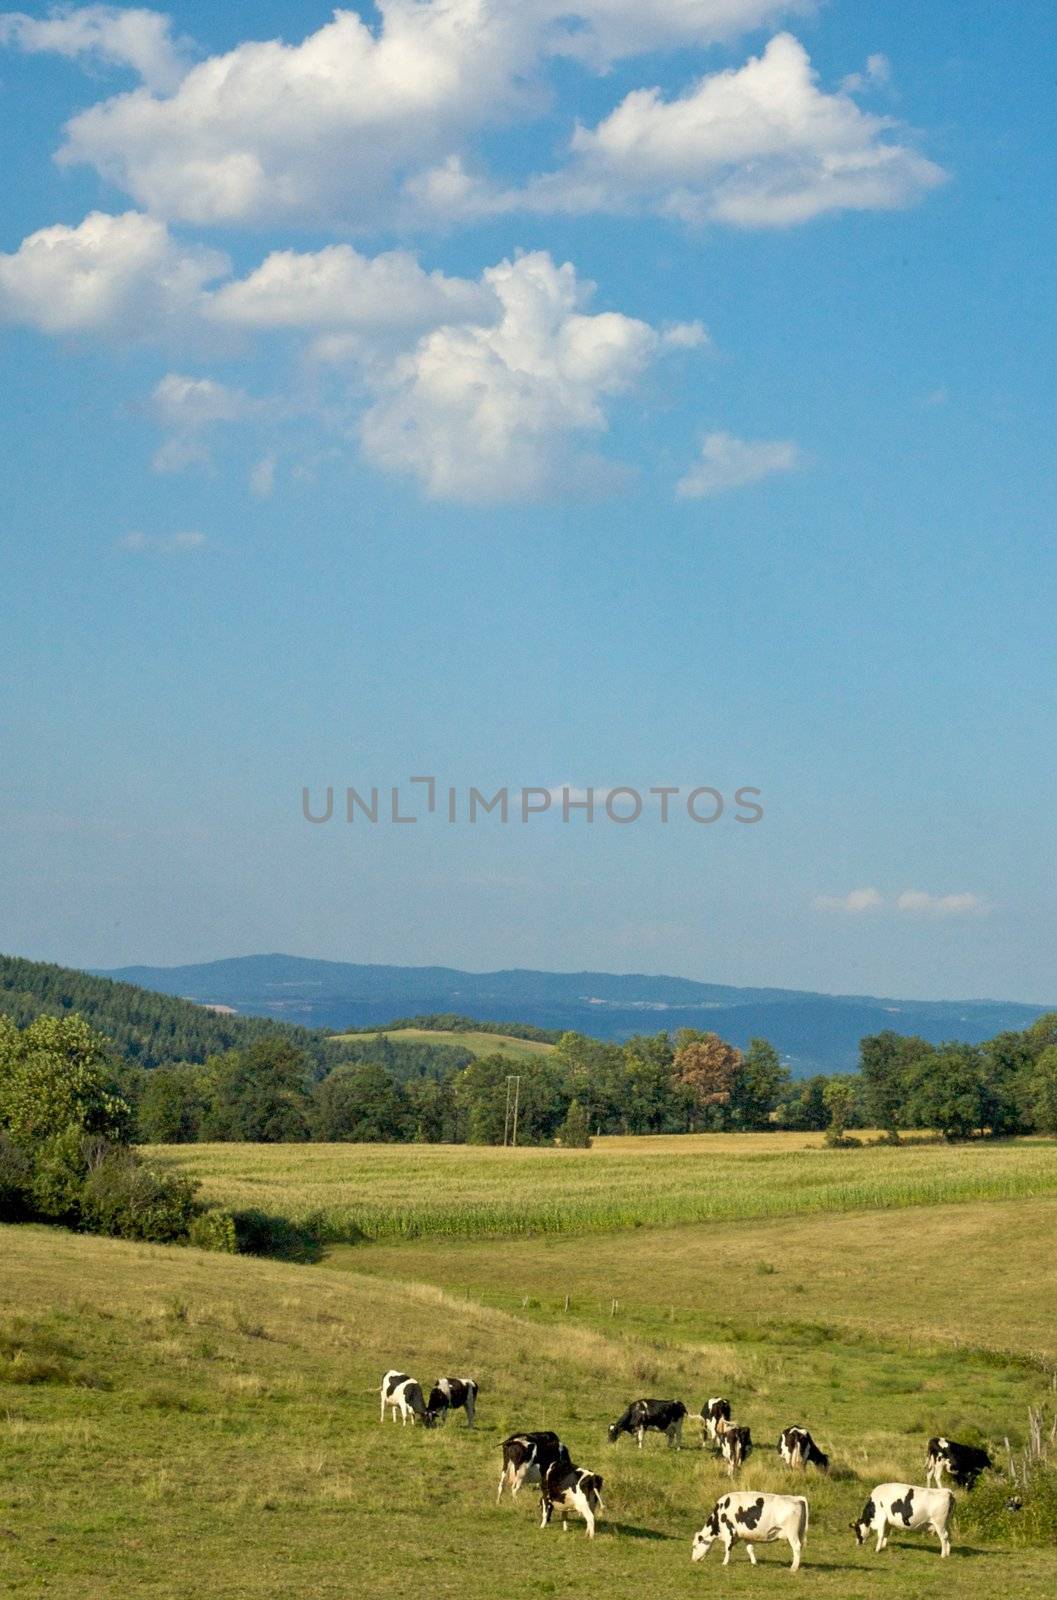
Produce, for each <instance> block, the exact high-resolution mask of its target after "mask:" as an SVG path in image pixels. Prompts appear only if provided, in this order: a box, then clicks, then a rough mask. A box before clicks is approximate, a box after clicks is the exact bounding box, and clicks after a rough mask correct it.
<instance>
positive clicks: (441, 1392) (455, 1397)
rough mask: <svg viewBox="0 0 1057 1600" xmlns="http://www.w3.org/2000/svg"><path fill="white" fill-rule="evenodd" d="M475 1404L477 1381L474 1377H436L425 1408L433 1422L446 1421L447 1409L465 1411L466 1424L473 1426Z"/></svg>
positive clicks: (469, 1426)
mask: <svg viewBox="0 0 1057 1600" xmlns="http://www.w3.org/2000/svg"><path fill="white" fill-rule="evenodd" d="M476 1404H477V1381H476V1379H474V1378H438V1379H437V1381H436V1383H435V1384H434V1385H433V1388H432V1389H431V1390H430V1394H429V1405H428V1407H427V1410H428V1411H429V1414H430V1416H431V1417H432V1418H433V1420H434V1422H446V1421H447V1420H448V1412H449V1411H458V1410H459V1407H460V1406H461V1407H462V1408H463V1409H464V1410H465V1412H466V1426H467V1427H468V1428H472V1427H473V1413H474V1407H475V1406H476Z"/></svg>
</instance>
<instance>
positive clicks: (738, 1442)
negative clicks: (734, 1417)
mask: <svg viewBox="0 0 1057 1600" xmlns="http://www.w3.org/2000/svg"><path fill="white" fill-rule="evenodd" d="M716 1438H717V1439H718V1440H719V1453H720V1455H721V1456H722V1457H723V1459H724V1461H725V1462H726V1463H727V1471H728V1472H729V1473H730V1475H731V1477H732V1478H733V1476H734V1474H735V1473H736V1472H737V1471H738V1470H739V1468H740V1467H742V1466H744V1464H745V1462H746V1461H747V1460H748V1459H749V1457H750V1456H751V1455H752V1433H751V1431H750V1430H749V1429H748V1428H746V1427H744V1426H743V1425H742V1424H740V1423H737V1422H728V1421H727V1419H726V1418H725V1417H720V1419H719V1421H718V1422H717V1423H716Z"/></svg>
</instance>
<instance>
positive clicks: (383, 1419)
mask: <svg viewBox="0 0 1057 1600" xmlns="http://www.w3.org/2000/svg"><path fill="white" fill-rule="evenodd" d="M378 1420H379V1421H380V1422H384V1421H385V1390H384V1389H383V1390H382V1415H381V1417H380V1418H379V1419H378Z"/></svg>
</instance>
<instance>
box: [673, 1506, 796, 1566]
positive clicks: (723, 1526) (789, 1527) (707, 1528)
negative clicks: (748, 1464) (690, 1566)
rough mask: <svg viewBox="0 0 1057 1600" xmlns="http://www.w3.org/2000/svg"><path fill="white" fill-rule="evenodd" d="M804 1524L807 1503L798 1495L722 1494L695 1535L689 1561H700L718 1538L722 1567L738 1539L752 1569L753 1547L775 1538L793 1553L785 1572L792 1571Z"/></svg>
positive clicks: (767, 1542)
mask: <svg viewBox="0 0 1057 1600" xmlns="http://www.w3.org/2000/svg"><path fill="white" fill-rule="evenodd" d="M807 1523H808V1509H807V1501H806V1500H805V1499H804V1497H803V1495H802V1494H753V1493H752V1491H751V1490H749V1489H746V1490H745V1491H744V1492H742V1493H740V1494H725V1495H723V1497H722V1499H720V1500H717V1501H716V1503H715V1505H714V1506H713V1508H712V1514H711V1516H710V1517H709V1519H708V1521H707V1522H706V1523H705V1525H704V1527H703V1528H702V1529H701V1531H700V1532H699V1533H695V1535H694V1544H693V1549H692V1551H691V1554H690V1559H691V1560H692V1561H703V1560H704V1559H705V1557H706V1556H707V1555H708V1552H709V1551H710V1550H711V1548H712V1546H713V1545H714V1544H715V1542H716V1540H717V1539H718V1540H719V1541H720V1543H721V1544H722V1545H723V1551H724V1554H723V1565H724V1566H726V1565H727V1562H728V1561H729V1560H730V1552H731V1550H732V1549H733V1548H734V1545H735V1543H736V1542H737V1540H739V1539H741V1540H742V1542H743V1543H744V1545H745V1548H746V1550H747V1551H748V1553H749V1560H750V1561H751V1562H752V1564H753V1566H755V1565H756V1552H755V1550H754V1549H753V1545H754V1544H772V1543H773V1542H774V1540H775V1539H785V1540H787V1541H788V1543H789V1546H790V1548H791V1550H792V1552H793V1564H792V1566H791V1567H790V1569H789V1570H790V1572H796V1570H797V1568H798V1567H799V1566H800V1552H801V1551H802V1550H803V1548H804V1544H805V1542H806V1540H807Z"/></svg>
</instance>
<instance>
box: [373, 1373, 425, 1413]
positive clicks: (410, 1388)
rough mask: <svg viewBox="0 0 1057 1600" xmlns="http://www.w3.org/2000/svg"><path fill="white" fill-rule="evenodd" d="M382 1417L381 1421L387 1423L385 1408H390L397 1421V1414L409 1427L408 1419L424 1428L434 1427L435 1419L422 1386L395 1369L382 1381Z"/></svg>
mask: <svg viewBox="0 0 1057 1600" xmlns="http://www.w3.org/2000/svg"><path fill="white" fill-rule="evenodd" d="M381 1394H382V1415H381V1418H380V1420H381V1421H382V1422H384V1421H385V1408H386V1406H389V1408H390V1410H391V1411H392V1414H393V1421H394V1422H395V1421H396V1415H397V1412H399V1413H400V1420H401V1422H402V1423H403V1424H404V1426H405V1427H406V1426H407V1419H408V1417H410V1418H411V1421H412V1424H414V1423H416V1422H421V1424H422V1426H423V1427H424V1428H431V1427H432V1426H433V1418H432V1416H431V1415H430V1412H429V1409H428V1408H427V1406H426V1402H425V1399H424V1397H423V1394H422V1386H421V1384H419V1383H416V1382H415V1380H414V1378H409V1377H408V1375H407V1373H406V1372H397V1370H396V1368H395V1367H394V1368H393V1369H392V1370H391V1371H389V1372H387V1373H386V1375H385V1377H384V1378H383V1379H382V1390H381Z"/></svg>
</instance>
